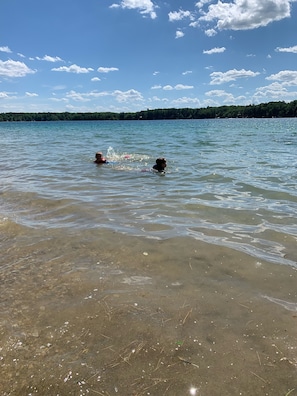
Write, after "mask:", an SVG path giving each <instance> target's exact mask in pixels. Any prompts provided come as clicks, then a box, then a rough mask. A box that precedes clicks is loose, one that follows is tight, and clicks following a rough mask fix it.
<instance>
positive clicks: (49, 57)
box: [36, 55, 63, 62]
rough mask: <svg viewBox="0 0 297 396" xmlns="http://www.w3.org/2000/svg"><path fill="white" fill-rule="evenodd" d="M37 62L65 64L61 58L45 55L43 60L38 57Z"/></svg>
mask: <svg viewBox="0 0 297 396" xmlns="http://www.w3.org/2000/svg"><path fill="white" fill-rule="evenodd" d="M36 59H37V60H41V61H47V62H63V60H62V59H61V58H60V57H59V56H49V55H45V56H44V57H43V58H40V57H39V56H36Z"/></svg>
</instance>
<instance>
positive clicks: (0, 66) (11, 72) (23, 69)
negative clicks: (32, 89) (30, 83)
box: [0, 59, 36, 77]
mask: <svg viewBox="0 0 297 396" xmlns="http://www.w3.org/2000/svg"><path fill="white" fill-rule="evenodd" d="M34 73H36V71H35V70H32V69H30V68H29V67H28V66H27V65H26V64H25V63H23V62H19V61H13V60H11V59H10V60H8V61H5V62H3V61H1V60H0V76H5V77H25V76H26V75H27V74H34Z"/></svg>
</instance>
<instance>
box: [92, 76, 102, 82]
mask: <svg viewBox="0 0 297 396" xmlns="http://www.w3.org/2000/svg"><path fill="white" fill-rule="evenodd" d="M91 81H101V80H100V78H99V77H94V78H91Z"/></svg>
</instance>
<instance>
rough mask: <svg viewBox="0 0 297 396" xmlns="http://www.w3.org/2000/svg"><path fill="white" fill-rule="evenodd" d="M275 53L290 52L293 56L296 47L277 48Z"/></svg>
mask: <svg viewBox="0 0 297 396" xmlns="http://www.w3.org/2000/svg"><path fill="white" fill-rule="evenodd" d="M275 51H276V52H292V53H293V54H297V45H294V46H293V47H286V48H281V47H277V48H276V49H275Z"/></svg>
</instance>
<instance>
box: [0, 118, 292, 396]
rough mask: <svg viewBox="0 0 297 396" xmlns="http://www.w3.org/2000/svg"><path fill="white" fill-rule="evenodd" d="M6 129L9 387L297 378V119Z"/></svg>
mask: <svg viewBox="0 0 297 396" xmlns="http://www.w3.org/2000/svg"><path fill="white" fill-rule="evenodd" d="M0 136H1V147H0V153H1V156H0V167H1V176H2V177H1V190H0V192H1V194H0V204H1V206H0V208H1V209H0V225H1V246H2V249H1V250H2V255H1V259H0V274H1V289H0V290H1V296H2V297H1V322H0V324H1V328H0V329H1V333H0V334H1V348H0V362H1V366H2V368H1V370H2V373H3V375H2V376H1V379H0V387H1V389H4V393H3V394H4V395H33V394H37V393H39V394H42V395H45V394H46V395H87V394H94V395H95V394H99V395H115V394H119V395H178V396H180V395H204V396H216V395H218V396H219V395H220V396H221V395H276V396H279V395H286V394H289V393H290V395H291V396H293V395H294V394H296V395H297V380H296V368H297V354H296V348H297V340H296V325H297V288H296V281H297V274H296V268H297V251H296V238H297V187H296V181H297V172H296V169H297V158H296V148H297V119H293V118H291V119H215V120H171V121H165V120H164V121H99V122H95V121H93V122H79V121H76V122H40V123H39V122H28V123H23V122H20V123H0ZM96 151H102V152H103V154H104V155H105V156H106V157H107V159H108V164H104V165H97V164H94V162H93V161H94V159H95V152H96ZM158 157H166V159H167V168H166V175H165V176H160V175H158V174H156V173H153V172H152V171H151V168H152V166H153V165H154V163H155V160H156V158H158ZM288 392H289V393H288Z"/></svg>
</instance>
